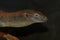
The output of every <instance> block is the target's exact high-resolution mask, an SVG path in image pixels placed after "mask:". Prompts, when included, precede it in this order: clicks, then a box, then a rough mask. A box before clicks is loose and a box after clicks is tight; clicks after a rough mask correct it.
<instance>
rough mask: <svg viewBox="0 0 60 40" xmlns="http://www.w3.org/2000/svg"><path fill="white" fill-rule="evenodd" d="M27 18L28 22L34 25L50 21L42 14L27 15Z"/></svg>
mask: <svg viewBox="0 0 60 40" xmlns="http://www.w3.org/2000/svg"><path fill="white" fill-rule="evenodd" d="M25 17H26V18H27V20H29V21H32V22H34V23H43V22H46V21H47V20H48V19H47V17H46V16H45V15H43V14H42V13H41V12H39V13H36V12H35V13H31V12H30V13H25Z"/></svg>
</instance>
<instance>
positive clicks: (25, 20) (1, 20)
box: [0, 9, 47, 27]
mask: <svg viewBox="0 0 60 40" xmlns="http://www.w3.org/2000/svg"><path fill="white" fill-rule="evenodd" d="M29 13H30V14H31V13H32V15H30V14H29ZM35 14H38V15H39V17H40V19H41V20H44V19H47V17H46V16H45V15H43V14H42V12H40V11H37V10H31V9H30V10H29V9H27V10H21V11H16V12H4V11H0V26H1V27H6V26H7V27H24V26H28V25H31V24H33V23H36V22H34V21H36V20H34V19H33V20H34V21H32V19H30V18H32V17H35V16H33V15H35ZM27 15H28V16H27Z"/></svg>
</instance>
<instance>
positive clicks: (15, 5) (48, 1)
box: [0, 0, 60, 40]
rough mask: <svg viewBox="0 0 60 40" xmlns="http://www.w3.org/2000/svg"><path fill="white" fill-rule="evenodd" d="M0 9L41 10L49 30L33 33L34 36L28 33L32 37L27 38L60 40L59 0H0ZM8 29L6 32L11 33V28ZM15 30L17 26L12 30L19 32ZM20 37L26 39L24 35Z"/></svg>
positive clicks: (33, 39)
mask: <svg viewBox="0 0 60 40" xmlns="http://www.w3.org/2000/svg"><path fill="white" fill-rule="evenodd" d="M0 9H1V10H4V11H9V12H10V11H18V10H23V9H36V10H41V11H42V12H43V13H44V14H45V15H46V16H47V17H48V19H49V20H48V23H47V24H46V28H48V29H49V31H48V32H46V31H45V32H44V31H42V32H44V33H42V34H41V33H34V34H35V36H34V34H30V35H31V37H32V38H30V39H29V40H60V0H0ZM39 25H40V24H39ZM40 27H42V26H40ZM33 28H35V27H33ZM43 28H45V27H43ZM43 28H40V29H43ZM46 28H45V29H46ZM7 29H8V28H7ZM13 29H14V28H13ZM23 29H24V30H25V28H21V30H23ZM27 29H28V28H27ZM30 29H31V28H30ZM3 30H4V29H3ZM9 30H10V32H8V31H6V32H8V33H11V34H12V32H11V29H9ZM16 30H17V31H18V30H19V28H18V29H15V30H13V31H14V32H15V33H18V34H19V32H17V31H16ZM21 30H20V32H21V33H22V31H21ZM32 30H33V29H32ZM36 30H37V27H36ZM40 31H41V30H40ZM25 32H26V31H25ZM30 32H31V31H30ZM28 33H29V32H28ZM22 36H23V35H22ZM22 38H23V39H26V37H22Z"/></svg>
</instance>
